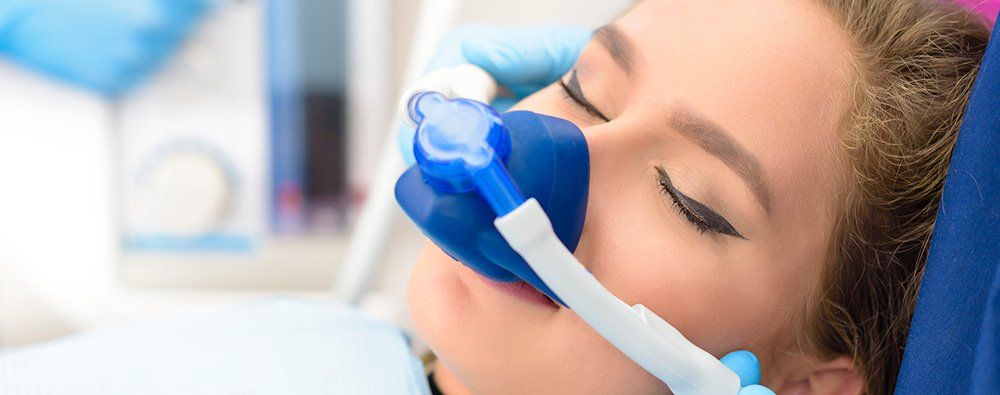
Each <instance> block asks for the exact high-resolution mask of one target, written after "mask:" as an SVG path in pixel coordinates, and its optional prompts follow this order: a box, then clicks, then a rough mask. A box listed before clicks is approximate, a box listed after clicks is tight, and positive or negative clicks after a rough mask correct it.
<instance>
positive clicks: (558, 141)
mask: <svg viewBox="0 0 1000 395" xmlns="http://www.w3.org/2000/svg"><path fill="white" fill-rule="evenodd" d="M474 69H475V67H474V66H471V65H465V66H458V67H456V68H453V69H447V70H442V71H439V72H438V73H436V74H431V75H430V76H429V78H431V82H435V81H446V80H448V75H449V74H450V75H452V76H453V77H454V78H453V79H452V81H454V84H455V88H454V89H444V90H445V91H447V92H450V93H451V94H453V95H454V94H455V93H457V92H462V93H466V94H469V95H471V96H473V97H476V98H480V99H482V98H485V99H486V100H483V101H489V100H491V99H492V96H493V93H495V91H496V87H495V84H496V83H495V82H494V81H492V80H491V79H489V78H484V77H486V76H488V75H487V74H486V73H485V72H484V71H481V70H480V71H479V72H478V73H477V72H476V71H475V70H474ZM407 110H408V115H409V117H410V118H411V120H412V122H413V123H414V124H416V125H417V128H416V135H415V137H414V139H413V151H414V156H415V158H416V161H417V164H416V165H414V166H412V167H410V168H409V169H408V170H407V171H406V172H405V173H404V174H403V175H402V176H401V177H400V179H399V181H398V183H397V184H396V199H397V200H398V201H399V203H400V205H401V206H402V207H403V210H404V212H406V213H407V215H409V216H410V218H411V219H412V220H413V221H414V222H415V223H416V224H417V225H418V226H419V227H420V228H421V229H422V230H423V232H424V234H426V235H427V236H428V237H429V238H431V240H433V241H434V242H435V243H436V244H438V246H440V247H441V248H442V249H443V250H444V251H445V252H447V253H448V254H449V255H451V256H452V257H453V258H455V259H456V260H458V261H460V262H462V264H464V265H466V266H469V267H470V268H472V269H473V270H475V271H476V272H478V273H480V274H482V275H484V276H487V277H489V278H492V279H494V280H497V281H506V282H510V281H520V280H524V281H527V282H528V283H530V284H531V285H532V286H534V287H535V288H537V289H539V290H541V291H542V292H544V293H546V294H547V295H549V296H550V297H551V298H553V299H554V300H556V301H558V302H560V303H562V304H564V305H565V306H567V307H569V308H571V309H572V310H573V311H574V312H575V313H576V314H577V315H579V316H580V318H582V319H583V320H584V321H585V322H587V324H588V325H590V326H591V327H592V328H594V329H595V330H596V331H597V332H598V333H600V334H601V335H602V336H603V337H604V338H605V339H607V340H608V341H609V342H610V343H611V344H613V345H614V346H615V347H617V348H618V349H619V350H621V351H622V352H623V353H624V354H625V355H627V356H628V357H629V358H631V359H632V360H633V361H635V362H636V363H638V364H639V365H640V366H642V367H643V368H644V369H646V371H648V372H650V373H651V374H653V375H654V376H656V377H657V378H659V379H660V380H661V381H663V382H664V383H665V384H667V385H668V386H669V387H670V389H671V391H672V392H673V393H677V394H737V393H740V392H741V389H742V387H745V386H750V385H755V384H757V382H756V381H752V382H746V383H741V375H738V374H736V373H734V372H733V371H732V370H731V369H730V368H728V367H727V366H726V365H725V364H724V363H723V362H722V361H720V360H718V359H716V358H715V357H714V356H712V355H711V354H709V353H708V352H705V351H704V350H702V349H700V348H698V347H697V346H695V345H694V344H693V343H691V342H690V341H688V340H687V339H686V338H684V336H683V335H682V334H681V333H680V332H679V331H677V330H676V329H675V328H674V327H673V326H671V325H670V324H669V323H668V322H666V321H664V320H663V319H661V318H660V317H659V316H657V315H656V314H655V313H653V312H652V311H650V310H649V309H647V308H646V307H644V306H643V305H641V304H637V305H634V306H629V305H627V304H625V303H624V302H622V301H621V300H619V299H618V298H617V297H615V296H614V295H613V294H611V293H610V292H609V291H608V290H607V289H606V288H604V286H603V285H601V284H600V283H599V282H598V281H597V279H596V278H595V277H594V276H593V275H591V274H590V273H589V272H588V271H587V269H586V267H585V266H583V265H582V264H581V263H580V262H579V261H578V260H577V259H576V258H575V257H574V256H573V254H572V252H570V249H573V248H575V246H576V243H577V241H578V240H579V235H580V233H581V231H582V227H583V217H584V215H585V214H586V200H587V195H588V194H587V188H588V183H589V160H590V158H589V152H588V150H587V143H586V139H585V138H584V136H583V133H582V132H581V131H580V129H579V128H577V127H576V126H575V125H573V124H572V123H570V122H568V121H565V120H561V119H558V118H554V117H549V116H545V115H540V114H536V113H532V112H528V111H515V112H508V113H505V114H504V115H503V116H501V115H500V114H498V113H497V112H496V110H494V109H493V108H492V107H490V106H488V105H486V104H483V103H482V102H480V101H476V100H470V99H467V98H460V97H456V98H455V99H449V98H448V97H446V96H445V95H443V94H441V93H438V92H428V91H417V92H416V93H414V94H413V95H412V96H410V98H409V100H408V106H407ZM520 186H523V187H524V188H525V189H524V190H523V191H522V189H521V187H520ZM467 192H476V193H475V194H473V193H467ZM536 196H537V197H538V199H536ZM539 199H540V200H539ZM543 205H544V208H543ZM550 216H551V217H553V218H556V219H558V221H557V220H555V219H553V220H551V221H550ZM483 223H492V224H493V225H494V226H495V227H496V230H499V236H498V235H497V234H496V232H495V231H494V230H493V229H488V227H484V226H482V225H483ZM556 229H558V231H557V230H556ZM505 242H506V243H505ZM507 244H509V247H508V245H507ZM567 247H568V248H567ZM511 249H512V250H513V251H516V253H512V251H510V250H511ZM518 255H519V256H518ZM520 258H523V259H520ZM755 370H756V369H755ZM749 391H760V390H759V389H757V388H753V389H750V390H749Z"/></svg>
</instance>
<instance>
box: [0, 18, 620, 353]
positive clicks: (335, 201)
mask: <svg viewBox="0 0 1000 395" xmlns="http://www.w3.org/2000/svg"><path fill="white" fill-rule="evenodd" d="M5 1H10V0H5ZM30 1H32V0H16V1H14V2H15V3H16V2H21V3H25V2H30ZM37 1H40V2H46V3H53V2H52V1H45V0H37ZM206 1H207V0H206ZM0 3H2V1H0ZM55 3H56V4H57V3H58V2H55ZM428 3H429V1H428V0H425V1H418V0H244V1H216V2H213V3H212V7H211V9H210V10H209V11H207V12H206V13H205V15H204V17H202V18H200V19H199V20H198V21H197V23H196V24H195V25H194V26H193V28H192V30H191V34H190V35H189V36H186V38H185V39H183V40H182V41H181V42H180V43H179V46H178V47H177V51H176V52H173V53H172V55H170V57H169V58H168V59H166V60H165V61H164V63H163V66H162V67H158V68H157V70H156V71H155V72H154V73H153V74H151V76H150V77H148V78H146V79H144V80H143V81H142V82H140V83H139V84H138V85H137V86H135V88H133V89H129V90H128V91H127V92H122V93H120V94H116V95H112V96H109V95H102V94H98V93H94V91H93V90H87V89H81V88H78V87H76V86H73V85H70V84H66V83H64V82H60V81H59V80H58V79H53V78H49V77H47V76H46V75H44V73H38V72H36V70H32V68H31V67H26V66H25V65H24V64H22V63H19V62H16V61H10V60H8V59H6V58H5V57H3V56H2V53H0V114H2V116H0V181H2V182H3V187H2V189H0V191H2V192H3V193H2V194H0V347H9V346H16V345H24V344H29V343H32V342H37V341H41V340H45V339H51V338H54V337H59V336H63V335H66V334H69V333H72V332H75V331H80V330H84V329H87V328H91V327H94V326H97V325H102V324H107V323H114V322H122V321H126V320H133V319H139V318H146V317H153V316H161V315H170V314H173V313H175V312H179V311H190V310H192V309H212V308H217V307H219V306H223V305H228V304H234V303H240V302H244V301H250V300H255V299H260V298H262V297H266V296H268V295H273V294H292V295H297V296H302V297H307V298H319V299H334V298H335V295H336V292H335V291H336V290H335V289H334V286H335V284H336V280H337V274H338V268H339V267H340V263H341V259H342V257H343V255H344V250H345V248H346V245H347V243H348V240H349V237H350V235H351V230H352V228H353V225H354V222H355V221H354V219H355V218H356V216H357V212H358V207H360V205H361V204H362V203H363V202H364V201H365V198H366V196H367V193H366V191H367V189H368V188H369V186H370V185H369V184H370V183H369V178H370V177H371V175H372V172H373V170H374V168H375V166H376V163H377V161H378V156H379V153H380V151H381V147H382V146H383V144H384V143H385V141H386V139H387V138H390V139H391V137H390V130H394V129H395V128H394V126H393V125H391V122H392V118H393V116H394V114H393V111H394V109H395V108H396V107H395V106H396V101H397V95H398V94H399V92H400V90H401V89H402V88H403V87H402V84H403V79H404V77H403V76H404V74H405V70H406V69H407V66H408V63H410V61H411V57H412V55H411V54H412V51H411V50H412V49H413V48H411V46H412V45H413V43H412V40H413V39H414V36H415V35H416V34H415V32H416V31H418V30H419V29H420V26H419V22H418V19H419V18H418V17H417V16H418V15H420V14H421V7H424V6H426V5H427V4H428ZM630 3H631V1H628V0H590V1H577V0H546V1H529V0H507V1H503V2H499V1H485V0H467V1H462V2H461V6H460V7H459V10H458V13H457V20H458V22H457V23H456V24H471V23H483V24H491V25H498V26H532V25H540V24H576V25H583V26H592V27H596V26H598V25H600V24H602V23H605V22H607V21H609V20H611V19H613V18H614V17H615V16H616V15H618V14H619V13H621V12H622V11H623V10H624V9H625V7H627V6H628V5H629V4H630ZM430 4H433V3H430ZM2 8H3V7H0V11H2ZM424 12H426V10H424ZM2 19H3V15H2V13H0V22H2ZM2 30H3V29H0V32H2ZM108 45H112V44H108ZM29 48H36V47H32V46H30V45H29ZM0 52H2V51H0ZM391 240H392V242H391V245H392V248H390V249H389V250H388V251H385V254H384V257H383V261H384V262H382V264H380V265H379V270H378V272H377V276H376V279H375V281H374V284H372V286H371V289H370V290H368V292H366V294H368V295H369V296H368V297H366V298H364V299H362V305H366V304H367V305H368V307H369V308H372V309H376V308H377V309H381V310H382V311H383V313H384V312H386V311H387V312H388V313H385V314H387V315H388V316H389V318H390V319H393V320H396V321H398V322H400V323H402V324H404V325H405V313H404V312H405V307H404V299H403V291H404V286H405V280H406V277H407V274H408V271H409V267H410V265H411V264H412V261H413V259H414V257H415V251H416V249H417V244H418V241H419V233H418V232H417V231H416V230H415V228H413V227H412V226H411V225H409V223H408V222H406V221H405V220H402V217H400V220H399V221H396V222H395V223H394V224H393V234H392V237H391Z"/></svg>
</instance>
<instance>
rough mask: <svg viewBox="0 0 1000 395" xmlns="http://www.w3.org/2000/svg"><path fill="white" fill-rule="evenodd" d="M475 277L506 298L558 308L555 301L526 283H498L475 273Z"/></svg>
mask: <svg viewBox="0 0 1000 395" xmlns="http://www.w3.org/2000/svg"><path fill="white" fill-rule="evenodd" d="M476 277H479V279H480V280H482V281H483V282H485V283H486V284H487V285H489V286H490V287H491V288H493V289H496V290H498V291H500V292H502V293H504V294H506V295H507V296H510V297H513V298H518V299H521V300H524V301H527V302H530V303H533V304H537V305H540V306H546V307H549V308H552V309H558V308H559V305H558V304H556V302H555V301H553V300H552V299H551V298H549V297H548V296H547V295H545V294H544V293H542V292H541V291H539V290H538V289H536V288H535V287H534V286H532V285H531V284H529V283H528V282H526V281H515V282H506V283H502V282H499V281H494V280H491V279H489V278H486V277H485V276H483V275H480V274H479V273H476Z"/></svg>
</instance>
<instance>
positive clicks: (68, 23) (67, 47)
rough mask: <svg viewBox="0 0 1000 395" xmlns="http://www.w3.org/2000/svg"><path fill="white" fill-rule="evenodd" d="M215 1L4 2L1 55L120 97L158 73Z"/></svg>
mask: <svg viewBox="0 0 1000 395" xmlns="http://www.w3.org/2000/svg"><path fill="white" fill-rule="evenodd" d="M211 1H212V0H128V1H123V0H0V54H3V55H5V56H7V57H9V58H11V59H12V60H14V61H16V62H18V63H21V64H23V65H26V66H28V67H30V68H32V69H35V70H37V71H39V72H42V73H44V74H47V75H49V76H51V77H54V78H57V79H59V80H62V81H64V82H67V83H70V84H73V85H77V86H80V87H84V88H88V89H91V90H94V91H97V92H99V93H101V94H103V95H106V96H112V97H113V96H117V95H119V94H121V93H123V92H125V91H126V90H128V89H129V88H131V87H133V86H135V85H136V84H137V83H138V82H140V81H142V80H143V79H144V78H145V77H146V76H148V75H149V74H151V73H152V72H153V71H155V70H157V69H158V68H159V66H161V65H162V64H163V63H164V61H165V60H166V59H167V58H168V57H169V56H170V55H171V54H172V53H173V52H174V50H175V49H176V48H177V46H178V45H179V44H180V42H181V41H182V40H183V39H184V38H185V37H186V36H187V35H188V33H189V32H190V30H191V28H192V27H193V26H194V25H195V23H196V22H197V21H198V20H199V19H200V17H201V16H202V15H203V14H204V13H205V11H206V9H207V8H208V7H209V5H210V2H211Z"/></svg>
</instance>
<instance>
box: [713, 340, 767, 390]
mask: <svg viewBox="0 0 1000 395" xmlns="http://www.w3.org/2000/svg"><path fill="white" fill-rule="evenodd" d="M721 361H722V364H723V365H726V367H728V368H729V370H732V371H733V372H735V373H736V375H737V376H740V386H741V387H746V386H748V385H753V384H760V363H759V362H758V361H757V356H756V355H753V353H752V352H750V351H746V350H739V351H733V352H731V353H729V354H726V356H724V357H722V359H721ZM740 394H742V392H740Z"/></svg>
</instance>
